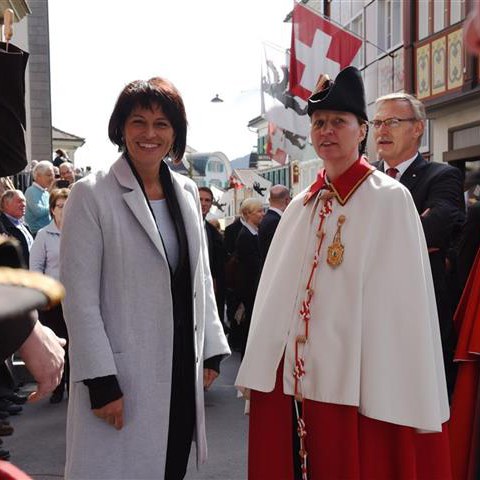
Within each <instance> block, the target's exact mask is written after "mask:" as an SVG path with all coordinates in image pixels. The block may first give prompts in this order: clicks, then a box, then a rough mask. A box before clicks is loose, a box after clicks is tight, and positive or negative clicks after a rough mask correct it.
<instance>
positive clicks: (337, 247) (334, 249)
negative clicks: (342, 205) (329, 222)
mask: <svg viewBox="0 0 480 480" xmlns="http://www.w3.org/2000/svg"><path fill="white" fill-rule="evenodd" d="M345 220H346V219H345V215H340V216H339V217H338V221H337V231H336V232H335V235H334V237H333V242H332V244H331V245H330V246H329V247H328V252H327V263H328V264H329V265H330V266H331V267H332V268H336V267H338V266H339V265H340V264H341V263H342V262H343V252H344V251H345V247H344V246H343V245H342V235H341V232H342V225H343V224H344V223H345Z"/></svg>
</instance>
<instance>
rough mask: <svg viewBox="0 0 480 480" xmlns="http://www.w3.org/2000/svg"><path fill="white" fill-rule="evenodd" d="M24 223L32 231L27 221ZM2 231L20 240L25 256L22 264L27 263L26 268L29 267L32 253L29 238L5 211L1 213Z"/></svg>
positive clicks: (0, 229)
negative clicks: (29, 248) (29, 247)
mask: <svg viewBox="0 0 480 480" xmlns="http://www.w3.org/2000/svg"><path fill="white" fill-rule="evenodd" d="M23 225H24V227H25V228H26V229H27V230H28V231H30V229H29V228H28V227H27V225H26V224H25V223H24V224H23ZM0 233H3V234H5V235H8V236H9V237H14V238H16V239H17V240H18V241H19V242H20V246H21V247H22V256H23V258H22V260H23V262H22V264H25V266H26V268H28V263H29V260H30V253H29V250H28V243H27V239H26V238H25V235H24V234H23V232H22V231H21V230H20V229H19V228H17V227H16V226H15V225H14V224H13V223H12V222H11V221H10V219H9V218H8V217H7V216H6V215H5V214H4V213H2V214H0Z"/></svg>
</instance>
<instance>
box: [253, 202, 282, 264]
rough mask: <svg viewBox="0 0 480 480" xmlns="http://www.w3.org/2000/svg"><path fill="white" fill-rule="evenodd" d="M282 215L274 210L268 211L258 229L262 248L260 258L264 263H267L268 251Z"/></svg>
mask: <svg viewBox="0 0 480 480" xmlns="http://www.w3.org/2000/svg"><path fill="white" fill-rule="evenodd" d="M280 218H281V217H280V215H279V214H278V213H277V212H275V211H274V210H267V213H266V214H265V216H264V217H263V220H262V222H261V223H260V226H259V227H258V243H259V246H260V256H261V257H262V263H263V262H265V258H266V257H267V253H268V249H269V248H270V244H271V243H272V239H273V235H274V233H275V230H276V229H277V227H278V224H279V222H280Z"/></svg>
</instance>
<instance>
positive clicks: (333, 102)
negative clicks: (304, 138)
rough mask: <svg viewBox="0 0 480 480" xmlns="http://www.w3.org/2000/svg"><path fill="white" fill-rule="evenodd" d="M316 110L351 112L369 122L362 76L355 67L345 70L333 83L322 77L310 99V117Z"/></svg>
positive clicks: (324, 76)
mask: <svg viewBox="0 0 480 480" xmlns="http://www.w3.org/2000/svg"><path fill="white" fill-rule="evenodd" d="M315 110H336V111H339V112H350V113H353V114H354V115H356V116H357V117H360V118H363V119H364V120H365V121H367V122H368V116H367V104H366V101H365V88H364V86H363V80H362V75H361V74H360V71H359V70H358V69H357V68H355V67H351V66H350V67H347V68H345V69H343V70H342V71H341V72H340V73H339V74H338V75H337V78H336V79H335V81H334V82H332V81H331V80H330V79H329V78H328V77H327V76H326V75H322V76H321V77H320V80H319V81H318V83H317V86H316V88H315V91H314V92H313V94H312V95H311V96H310V98H309V99H308V115H309V116H310V117H311V116H312V114H313V112H315Z"/></svg>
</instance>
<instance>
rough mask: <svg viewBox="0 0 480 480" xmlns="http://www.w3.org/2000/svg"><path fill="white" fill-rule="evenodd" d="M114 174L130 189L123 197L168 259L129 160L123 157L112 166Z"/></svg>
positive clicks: (153, 241)
mask: <svg viewBox="0 0 480 480" xmlns="http://www.w3.org/2000/svg"><path fill="white" fill-rule="evenodd" d="M112 171H113V174H114V175H115V177H116V179H117V181H118V183H120V185H122V186H123V187H125V188H127V189H129V191H128V192H125V193H123V199H124V200H125V203H126V204H127V205H128V207H129V208H130V210H131V211H132V213H133V215H134V216H135V218H136V219H137V220H138V222H139V223H140V225H141V226H142V228H143V229H144V230H145V233H146V234H147V235H148V237H149V238H150V240H151V241H152V243H153V244H154V245H155V247H156V248H157V250H158V251H159V253H160V254H161V255H162V257H163V258H164V259H165V261H167V256H166V254H165V249H164V248H163V243H162V239H161V237H160V234H159V233H158V227H157V224H156V223H155V219H154V218H153V215H152V213H151V212H150V208H149V206H148V204H147V200H146V199H145V195H144V194H143V192H142V189H141V187H140V185H139V184H138V182H137V179H136V178H135V176H134V175H133V173H132V170H131V169H130V167H129V165H128V163H127V161H126V160H125V159H124V158H123V157H121V158H119V159H118V160H117V161H116V162H115V163H114V164H113V166H112Z"/></svg>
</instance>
